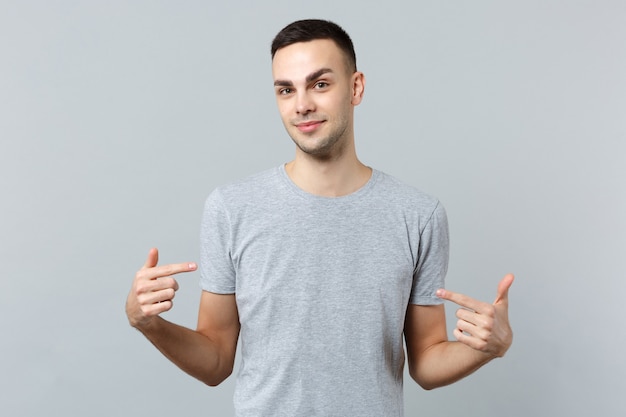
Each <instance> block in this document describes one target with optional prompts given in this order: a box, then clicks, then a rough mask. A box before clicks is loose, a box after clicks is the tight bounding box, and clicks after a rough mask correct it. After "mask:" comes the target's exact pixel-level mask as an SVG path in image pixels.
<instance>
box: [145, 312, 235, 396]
mask: <svg viewBox="0 0 626 417" xmlns="http://www.w3.org/2000/svg"><path fill="white" fill-rule="evenodd" d="M137 329H138V330H139V331H140V332H141V333H142V334H143V335H144V336H146V338H148V340H150V342H152V344H153V345H154V346H155V347H156V348H157V349H158V350H159V351H160V352H161V353H162V354H163V355H164V356H165V357H167V358H168V359H169V360H170V361H172V362H173V363H174V364H175V365H176V366H178V367H179V368H180V369H182V370H183V371H185V372H186V373H188V374H189V375H191V376H193V377H194V378H196V379H199V380H200V381H202V382H204V383H205V384H207V385H211V386H215V385H218V384H219V383H221V382H222V381H223V380H225V379H226V378H227V377H228V376H229V375H230V374H231V372H232V369H233V360H232V359H231V358H232V355H230V354H229V353H228V352H225V351H224V350H223V349H220V347H219V345H218V344H217V343H215V342H214V341H211V340H210V339H209V338H208V337H206V336H204V335H203V334H201V333H199V332H197V331H195V330H192V329H189V328H186V327H183V326H179V325H177V324H174V323H171V322H169V321H167V320H165V319H163V318H161V317H154V319H153V320H151V322H150V324H149V325H147V326H144V327H137Z"/></svg>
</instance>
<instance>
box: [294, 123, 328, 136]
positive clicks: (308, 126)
mask: <svg viewBox="0 0 626 417" xmlns="http://www.w3.org/2000/svg"><path fill="white" fill-rule="evenodd" d="M322 123H324V122H323V121H322V120H312V121H308V122H302V123H298V124H296V127H297V128H298V130H299V131H300V132H303V133H309V132H313V131H314V130H316V129H317V128H318V127H320V126H321V125H322Z"/></svg>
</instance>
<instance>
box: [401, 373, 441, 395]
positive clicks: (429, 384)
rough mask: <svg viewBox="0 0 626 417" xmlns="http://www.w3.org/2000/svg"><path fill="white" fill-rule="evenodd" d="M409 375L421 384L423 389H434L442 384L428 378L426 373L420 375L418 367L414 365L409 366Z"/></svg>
mask: <svg viewBox="0 0 626 417" xmlns="http://www.w3.org/2000/svg"><path fill="white" fill-rule="evenodd" d="M409 375H410V376H411V378H412V379H413V381H415V382H416V383H417V385H419V386H420V388H422V389H423V390H426V391H432V390H434V389H435V388H439V387H441V386H442V384H437V383H436V382H435V381H432V380H431V379H429V378H426V377H425V376H424V375H420V373H419V372H418V371H417V369H415V368H413V367H409Z"/></svg>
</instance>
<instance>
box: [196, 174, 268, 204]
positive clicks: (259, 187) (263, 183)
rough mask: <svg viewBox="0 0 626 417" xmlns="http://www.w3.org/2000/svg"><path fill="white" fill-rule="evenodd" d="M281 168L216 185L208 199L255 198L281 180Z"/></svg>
mask: <svg viewBox="0 0 626 417" xmlns="http://www.w3.org/2000/svg"><path fill="white" fill-rule="evenodd" d="M279 175H280V173H279V169H278V168H276V167H274V168H270V169H267V170H264V171H261V172H258V173H255V174H252V175H249V176H247V177H243V178H241V179H238V180H235V181H232V182H230V183H226V184H223V185H220V186H218V187H216V188H215V189H214V190H213V191H212V192H211V193H210V194H209V197H208V199H209V200H211V199H219V200H223V201H230V200H232V199H236V200H245V199H247V198H254V196H255V195H256V194H260V193H264V192H266V191H267V190H268V188H272V187H273V186H275V185H276V184H278V182H279Z"/></svg>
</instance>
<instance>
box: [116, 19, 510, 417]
mask: <svg viewBox="0 0 626 417" xmlns="http://www.w3.org/2000/svg"><path fill="white" fill-rule="evenodd" d="M272 72H273V78H274V89H275V93H276V100H277V103H278V109H279V112H280V115H281V118H282V121H283V123H284V125H285V128H286V130H287V132H288V134H289V135H290V136H291V138H292V139H293V141H294V142H295V144H296V154H295V158H294V160H293V161H291V162H289V163H287V164H285V165H283V166H280V167H277V168H275V169H271V170H268V171H265V172H262V173H260V174H257V175H255V176H252V177H250V178H247V179H244V180H242V181H239V182H236V183H233V184H230V185H228V186H224V187H220V188H218V189H216V190H215V191H214V192H213V193H212V194H211V195H210V196H209V198H208V199H207V203H206V206H205V212H204V218H203V222H202V254H201V260H202V262H201V285H202V288H203V292H202V297H201V301H200V311H199V315H198V326H197V329H196V330H195V331H194V330H191V329H187V328H183V327H180V326H177V325H175V324H173V323H170V322H168V321H166V320H164V319H163V318H161V317H160V316H159V314H160V313H162V312H164V311H167V310H169V309H170V308H171V307H172V299H173V297H174V293H175V291H176V290H177V289H178V284H177V283H176V281H175V280H174V279H173V278H172V275H175V274H177V273H181V272H188V271H193V270H195V269H196V265H195V264H193V263H184V264H173V265H165V266H157V262H158V254H157V250H156V249H152V250H151V251H150V253H149V255H148V259H147V261H146V263H145V265H144V267H143V268H142V269H141V270H140V271H139V272H137V275H136V277H135V280H134V282H133V287H132V289H131V292H130V294H129V296H128V301H127V306H126V311H127V314H128V318H129V321H130V323H131V325H132V326H134V327H136V328H137V329H139V330H140V331H141V332H142V333H143V334H144V335H145V336H146V337H147V338H148V339H149V340H150V341H151V342H152V343H153V344H154V345H155V346H156V347H157V348H158V349H159V350H160V351H161V352H162V353H163V354H164V355H165V356H167V357H168V358H169V359H170V360H172V361H173V362H174V363H175V364H176V365H178V366H179V367H180V368H181V369H182V370H184V371H185V372H187V373H189V374H190V375H192V376H194V377H196V378H198V379H200V380H201V381H203V382H205V383H206V384H209V385H217V384H219V383H220V382H222V381H223V380H224V379H225V378H227V377H228V376H229V375H230V373H231V372H232V369H233V363H234V358H235V350H236V346H237V340H238V338H239V335H241V339H242V340H241V355H242V364H241V369H240V371H239V374H238V377H237V388H236V392H235V408H236V413H237V414H236V415H237V416H255V417H259V416H342V417H345V416H360V417H362V416H376V417H380V416H401V415H403V401H402V374H403V368H404V348H403V339H404V340H406V351H407V357H408V363H409V370H410V374H411V376H412V378H413V379H415V381H417V383H418V384H420V385H421V386H422V387H424V388H426V389H432V388H436V387H439V386H443V385H446V384H450V383H452V382H454V381H456V380H458V379H460V378H463V377H464V376H466V375H468V374H470V373H471V372H473V371H475V370H476V369H478V368H479V367H480V366H482V365H484V364H485V363H487V362H489V361H490V360H491V359H493V358H496V357H501V356H503V355H504V354H505V352H506V351H507V349H508V348H509V346H510V345H511V341H512V332H511V329H510V326H509V322H508V289H509V287H510V285H511V284H512V281H513V276H512V275H507V276H506V277H504V279H502V281H501V282H500V284H499V286H498V291H497V298H496V301H495V302H494V303H493V304H488V303H483V302H480V301H477V300H474V299H472V298H470V297H467V296H464V295H461V294H456V293H453V292H450V291H447V290H443V289H441V288H442V287H443V284H444V276H445V274H446V270H447V262H448V230H447V220H446V215H445V211H444V209H443V207H442V206H441V204H440V203H439V202H438V201H437V200H436V199H434V198H432V197H430V196H428V195H426V194H424V193H421V192H420V191H417V190H415V189H413V188H411V187H409V186H406V185H404V184H402V183H401V182H399V181H397V180H396V179H394V178H392V177H390V176H388V175H386V174H384V173H382V172H379V171H376V170H373V169H372V168H370V167H368V166H366V165H364V164H362V163H361V162H360V161H359V160H358V158H357V156H356V152H355V145H354V130H353V118H354V107H355V106H357V105H358V104H359V103H360V102H361V100H362V98H363V91H364V88H365V77H364V75H363V74H362V73H361V72H359V71H357V68H356V58H355V55H354V49H353V46H352V42H351V40H350V38H349V37H348V35H347V34H346V33H345V32H344V31H343V30H342V29H341V28H340V27H339V26H337V25H335V24H333V23H331V22H327V21H320V20H305V21H298V22H294V23H292V24H291V25H288V26H287V27H285V28H284V29H283V30H282V31H281V32H280V33H279V34H278V35H277V36H276V38H275V39H274V42H273V44H272ZM442 300H450V301H453V302H455V303H457V304H459V305H460V306H461V307H462V308H461V309H459V311H458V313H457V316H458V319H459V320H458V324H457V328H456V329H455V330H454V335H455V336H456V338H457V341H448V339H447V331H446V323H445V314H444V308H443V305H442V302H443V301H442Z"/></svg>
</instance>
